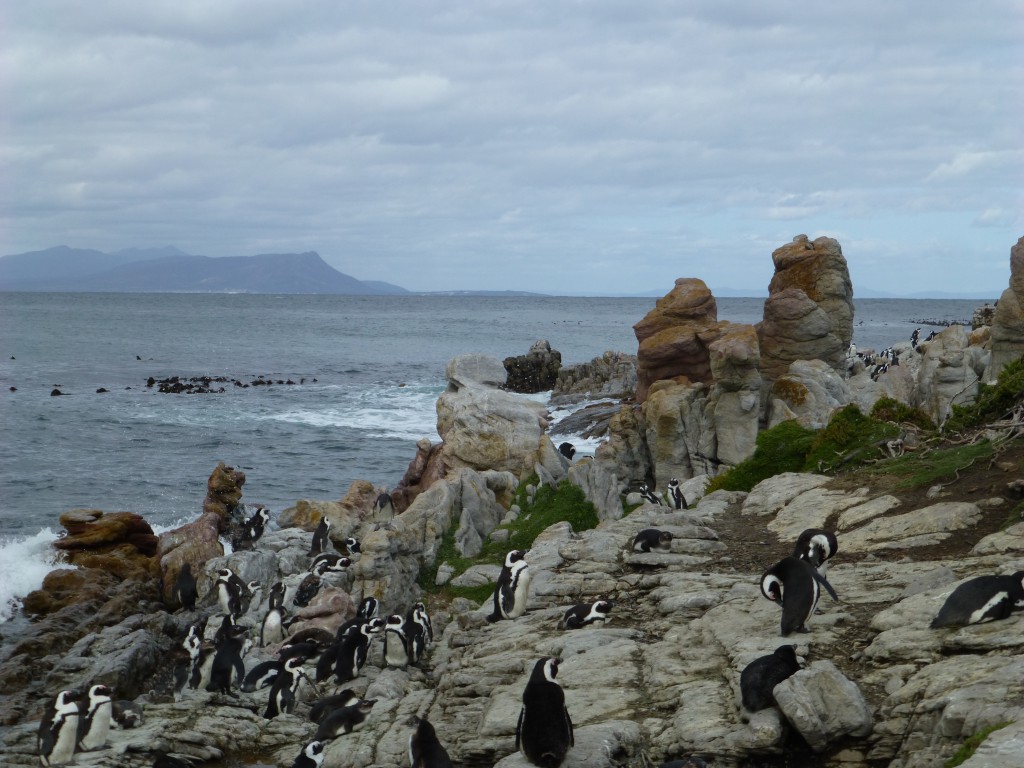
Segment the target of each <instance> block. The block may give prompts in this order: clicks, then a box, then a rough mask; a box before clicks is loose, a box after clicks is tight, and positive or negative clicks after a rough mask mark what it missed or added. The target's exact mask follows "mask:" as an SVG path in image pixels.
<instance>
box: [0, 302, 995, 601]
mask: <svg viewBox="0 0 1024 768" xmlns="http://www.w3.org/2000/svg"><path fill="white" fill-rule="evenodd" d="M994 298H995V297H993V299H994ZM655 301H656V300H655V299H654V298H555V297H515V298H511V297H440V296H409V297H351V296H311V295H298V296H297V295H280V296H276V295H249V294H95V293H79V294H75V293H50V294H47V293H7V294H0V621H2V620H3V619H4V617H5V614H4V610H5V608H4V606H5V604H6V599H7V598H9V597H10V596H12V595H14V594H24V593H25V592H26V591H27V589H26V588H25V583H24V582H26V581H29V582H30V581H33V580H35V579H37V577H38V578H39V579H41V574H36V573H34V572H32V569H31V568H27V567H23V565H24V564H25V563H26V562H27V561H29V560H32V559H33V553H35V552H37V551H41V550H43V549H45V545H46V544H47V543H48V542H49V541H50V540H51V539H52V537H53V536H54V535H55V532H56V530H57V528H58V527H59V526H58V524H57V519H58V517H59V516H60V515H61V513H63V512H65V511H66V510H69V509H73V508H77V507H87V508H98V509H102V510H104V511H107V512H113V511H120V510H129V511H133V512H138V513H140V514H142V515H144V516H145V517H146V518H147V520H149V521H150V522H151V523H152V524H154V525H156V526H159V527H167V526H170V525H173V524H175V523H176V522H178V521H183V520H188V519H192V518H193V517H195V516H196V515H197V514H198V513H199V511H200V510H201V508H202V502H203V498H204V496H205V493H206V480H207V478H208V477H209V475H210V472H211V471H212V470H213V468H214V467H215V466H216V464H217V463H218V462H220V461H224V462H226V463H228V464H230V465H232V466H236V467H239V468H241V469H243V470H244V471H245V473H246V477H247V482H246V485H245V487H244V492H245V496H244V500H245V501H246V502H260V503H263V504H266V505H267V506H269V507H270V508H271V509H272V510H273V511H274V512H279V511H281V510H282V509H284V508H286V507H288V506H291V505H293V504H294V503H295V501H296V500H298V499H301V498H315V499H338V498H341V497H342V496H343V495H344V494H345V492H346V490H347V489H348V487H349V485H350V484H351V483H352V481H353V480H356V479H365V480H370V481H372V482H374V483H376V484H380V485H384V486H387V487H392V486H394V485H395V484H396V483H397V482H398V481H399V479H400V478H401V477H402V475H403V473H404V472H405V469H406V467H407V466H408V464H409V461H410V460H411V459H412V457H413V454H414V448H415V442H416V440H418V439H419V438H421V437H424V436H426V437H430V438H431V439H433V440H435V441H437V440H438V439H439V438H438V436H437V432H436V428H435V411H434V405H435V402H436V400H437V397H438V395H439V394H440V393H441V392H442V391H443V390H444V387H445V379H444V371H445V366H446V365H447V363H448V361H449V360H451V359H452V358H453V357H455V356H456V355H459V354H462V353H467V352H482V353H485V354H488V355H492V356H494V357H496V358H498V359H503V358H505V357H508V356H511V355H520V354H525V353H526V352H527V351H528V349H529V347H530V345H531V344H532V343H533V342H534V341H536V340H538V339H547V340H548V341H549V342H550V343H551V346H552V347H553V348H554V349H557V350H558V351H560V352H561V354H562V362H563V364H565V365H572V364H575V363H582V362H586V361H588V360H590V359H592V358H594V357H596V356H598V355H600V354H602V353H603V352H605V351H607V350H616V351H624V352H630V353H635V352H636V339H635V337H634V335H633V330H632V326H633V324H634V323H636V322H637V321H639V320H640V319H641V318H642V317H643V316H644V315H645V314H646V313H647V312H648V311H649V310H650V309H651V308H652V307H653V306H654V304H655ZM855 303H856V318H855V326H854V341H855V343H856V344H857V345H858V347H861V348H863V347H876V348H881V347H884V346H887V345H889V344H892V343H894V342H897V341H903V340H906V339H908V338H909V337H910V333H911V331H912V330H913V329H914V328H915V327H917V326H918V325H921V323H920V321H921V320H932V321H936V322H949V321H953V322H957V321H963V322H968V323H969V322H970V318H971V314H972V312H973V310H974V308H975V307H976V306H978V305H979V304H981V303H982V302H979V301H974V300H971V301H962V300H902V299H866V300H857V301H856V302H855ZM763 305H764V300H763V299H760V298H721V299H718V316H719V319H723V320H731V321H734V322H744V323H752V322H757V321H758V320H760V318H761V314H762V309H763ZM923 330H924V333H927V332H928V330H929V329H928V327H927V326H924V327H923ZM204 375H209V376H224V377H227V378H229V379H238V380H240V381H243V382H250V381H252V380H254V379H256V378H257V377H260V376H262V377H264V380H266V379H271V380H273V381H275V382H276V381H279V380H280V381H288V380H291V381H293V382H295V383H294V384H276V383H275V384H272V385H270V386H255V387H253V386H250V387H247V388H240V387H235V386H233V385H231V384H226V385H225V386H226V391H225V392H224V393H222V394H161V393H159V392H157V391H156V388H155V387H154V388H149V387H147V386H146V382H147V379H148V378H149V377H155V378H157V379H160V378H165V377H170V376H181V377H192V376H204ZM300 382H301V383H300ZM100 388H103V389H106V390H107V392H105V393H97V390H98V389H100ZM54 389H59V390H60V391H61V392H63V393H64V394H63V395H62V396H60V397H54V396H51V394H50V393H51V391H52V390H54ZM40 567H42V566H40ZM43 572H45V571H43ZM29 588H34V587H31V586H30V587H29Z"/></svg>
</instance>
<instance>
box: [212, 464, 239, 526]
mask: <svg viewBox="0 0 1024 768" xmlns="http://www.w3.org/2000/svg"><path fill="white" fill-rule="evenodd" d="M243 485H245V472H242V471H241V470H240V469H235V468H234V467H229V466H227V465H226V464H225V463H224V462H223V461H222V462H220V463H219V464H218V465H217V466H216V467H215V468H214V470H213V472H212V473H211V474H210V478H209V480H207V481H206V499H205V500H204V501H203V512H213V513H215V514H216V515H217V516H218V517H219V518H220V523H219V526H220V531H221V532H222V533H223V532H224V531H225V530H227V525H228V521H229V518H230V515H231V511H232V510H233V509H234V508H235V507H237V506H238V504H239V502H241V500H242V486H243Z"/></svg>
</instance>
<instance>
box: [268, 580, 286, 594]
mask: <svg viewBox="0 0 1024 768" xmlns="http://www.w3.org/2000/svg"><path fill="white" fill-rule="evenodd" d="M270 594H272V595H283V594H284V582H283V581H275V582H274V585H273V586H272V587H271V588H270Z"/></svg>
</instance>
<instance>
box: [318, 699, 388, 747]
mask: <svg viewBox="0 0 1024 768" xmlns="http://www.w3.org/2000/svg"><path fill="white" fill-rule="evenodd" d="M376 703H377V700H376V699H360V700H359V702H358V703H357V704H353V705H352V706H351V707H341V708H340V709H336V710H334V711H333V712H331V713H330V714H329V715H327V717H325V718H324V719H323V720H321V721H320V727H319V728H317V729H316V735H315V736H313V738H314V739H316V740H317V741H330V740H331V739H334V738H337V737H338V736H341V735H343V734H346V733H352V731H355V730H358V729H359V728H360V727H362V725H363V723H365V722H366V718H367V716H368V715H369V714H370V710H371V709H373V705H374V704H376Z"/></svg>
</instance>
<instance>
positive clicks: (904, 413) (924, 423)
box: [871, 397, 935, 432]
mask: <svg viewBox="0 0 1024 768" xmlns="http://www.w3.org/2000/svg"><path fill="white" fill-rule="evenodd" d="M871 418H872V419H877V420H878V421H891V422H893V423H895V424H913V425H914V426H915V427H918V428H920V429H923V430H924V431H925V432H934V431H935V422H933V421H932V420H931V419H930V418H928V414H927V413H925V412H924V411H922V410H921V409H920V408H912V407H911V406H909V405H907V404H906V403H901V402H900V401H899V400H894V399H893V398H891V397H882V398H879V399H878V400H876V401H875V404H874V405H873V406H872V407H871Z"/></svg>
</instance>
